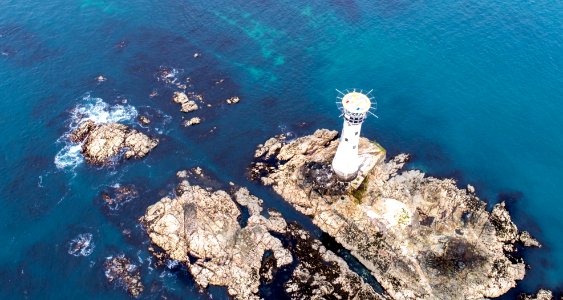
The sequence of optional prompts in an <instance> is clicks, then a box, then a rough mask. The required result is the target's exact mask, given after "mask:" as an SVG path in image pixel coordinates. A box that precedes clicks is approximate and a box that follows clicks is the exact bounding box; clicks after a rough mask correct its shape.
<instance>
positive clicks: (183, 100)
mask: <svg viewBox="0 0 563 300" xmlns="http://www.w3.org/2000/svg"><path fill="white" fill-rule="evenodd" d="M172 101H174V102H175V103H178V104H180V106H181V108H180V111H181V112H192V111H196V110H198V108H199V107H198V105H197V103H196V102H195V101H194V100H190V98H188V95H186V94H185V93H182V92H174V96H173V97H172Z"/></svg>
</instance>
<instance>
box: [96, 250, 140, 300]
mask: <svg viewBox="0 0 563 300" xmlns="http://www.w3.org/2000/svg"><path fill="white" fill-rule="evenodd" d="M104 269H105V275H106V278H107V280H108V281H109V282H110V283H114V284H119V285H122V286H123V287H124V288H125V289H126V290H127V292H129V294H131V295H132V296H134V297H138V296H139V295H141V293H142V292H143V290H144V286H143V282H142V281H141V272H140V271H139V268H138V267H137V266H136V265H134V264H132V263H131V261H130V260H129V259H128V258H126V257H125V256H123V255H120V256H116V257H112V256H110V257H108V258H107V259H106V262H105V263H104Z"/></svg>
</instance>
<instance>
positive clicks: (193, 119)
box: [184, 117, 201, 127]
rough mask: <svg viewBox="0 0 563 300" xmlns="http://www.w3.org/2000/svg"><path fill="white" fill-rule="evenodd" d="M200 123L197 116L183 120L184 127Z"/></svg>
mask: <svg viewBox="0 0 563 300" xmlns="http://www.w3.org/2000/svg"><path fill="white" fill-rule="evenodd" d="M199 123H201V119H200V118H199V117H193V118H191V119H189V120H186V121H184V127H188V126H192V125H197V124H199Z"/></svg>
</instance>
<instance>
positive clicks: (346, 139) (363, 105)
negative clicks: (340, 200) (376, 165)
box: [332, 89, 372, 181]
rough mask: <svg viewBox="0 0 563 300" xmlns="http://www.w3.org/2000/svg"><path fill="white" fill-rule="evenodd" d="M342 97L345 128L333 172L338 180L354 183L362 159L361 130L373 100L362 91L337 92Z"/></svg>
mask: <svg viewBox="0 0 563 300" xmlns="http://www.w3.org/2000/svg"><path fill="white" fill-rule="evenodd" d="M337 91H338V93H340V94H341V96H339V97H338V99H340V100H341V102H337V104H339V105H341V106H340V107H339V108H340V110H341V111H342V116H344V126H343V128H342V134H341V136H340V143H339V144H338V149H337V150H336V155H335V156H334V159H333V160H332V170H333V171H334V173H336V175H337V176H338V178H340V179H341V180H343V181H352V180H353V179H354V178H356V176H357V174H358V170H359V168H360V158H359V156H358V143H359V142H360V130H361V129H362V123H363V122H364V120H365V118H366V116H367V113H368V112H369V113H371V112H370V108H371V103H372V99H371V98H370V97H369V94H370V93H371V91H369V92H368V93H363V92H362V91H359V92H358V91H356V90H355V89H354V90H352V91H348V90H346V93H343V92H341V91H339V90H337Z"/></svg>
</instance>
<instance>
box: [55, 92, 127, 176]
mask: <svg viewBox="0 0 563 300" xmlns="http://www.w3.org/2000/svg"><path fill="white" fill-rule="evenodd" d="M137 115H138V112H137V110H136V109H135V107H133V106H131V105H120V104H116V105H113V106H110V105H109V104H107V103H106V102H104V101H103V100H102V99H101V98H96V97H92V96H91V95H90V94H86V95H84V96H83V97H82V101H81V102H80V103H78V105H76V107H74V108H73V109H72V111H71V115H70V125H69V130H68V131H67V132H66V133H65V134H64V135H63V136H61V137H60V138H59V139H58V140H57V142H59V143H64V146H63V148H62V149H61V150H59V152H57V154H56V155H55V160H54V162H55V165H56V167H57V168H58V169H61V170H74V169H75V168H76V167H77V166H78V165H80V164H82V162H84V158H83V157H82V154H81V153H80V151H81V150H82V144H81V143H72V142H70V141H69V139H68V135H69V134H70V133H71V132H72V131H73V130H75V129H76V128H78V126H79V125H80V124H81V123H82V122H84V121H87V120H91V121H93V122H94V123H97V124H101V123H114V122H124V123H127V122H132V121H133V120H135V118H136V117H137Z"/></svg>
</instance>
